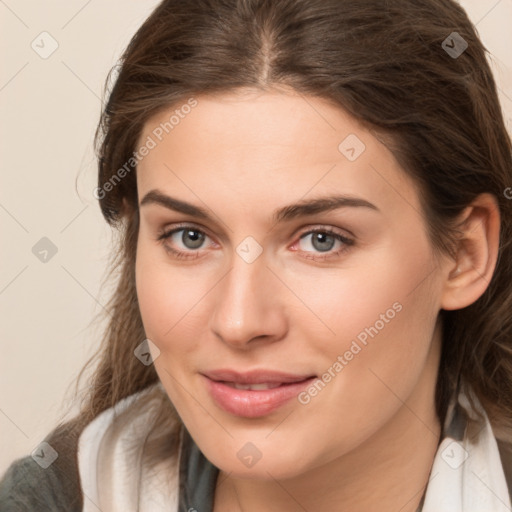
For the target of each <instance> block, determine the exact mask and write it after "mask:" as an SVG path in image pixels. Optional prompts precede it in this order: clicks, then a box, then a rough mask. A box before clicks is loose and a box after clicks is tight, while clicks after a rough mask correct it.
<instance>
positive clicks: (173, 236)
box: [157, 226, 210, 259]
mask: <svg viewBox="0 0 512 512" xmlns="http://www.w3.org/2000/svg"><path fill="white" fill-rule="evenodd" d="M207 239H210V237H209V236H208V235H207V234H206V233H205V232H204V231H202V230H201V229H198V228H196V227H195V226H180V227H178V228H174V229H170V230H163V231H161V232H160V233H159V235H158V237H157V241H159V242H160V243H162V244H163V246H164V248H165V250H166V251H167V252H169V253H171V254H172V255H173V256H174V257H176V258H183V259H185V258H197V257H199V252H200V251H199V249H201V247H202V245H203V244H204V242H205V240H207Z"/></svg>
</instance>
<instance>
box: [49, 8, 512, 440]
mask: <svg viewBox="0 0 512 512" xmlns="http://www.w3.org/2000/svg"><path fill="white" fill-rule="evenodd" d="M454 32H457V34H453V33H454ZM454 38H455V39H454ZM462 40H464V41H465V43H466V44H467V48H466V49H465V50H464V51H463V52H462V53H460V52H459V53H460V55H457V54H455V55H454V54H453V52H451V54H450V51H449V49H450V48H451V49H453V48H454V47H455V41H457V45H458V46H457V48H463V47H461V44H462V43H463V41H462ZM488 53H489V52H488V50H487V49H486V48H485V47H484V46H483V44H482V42H481V41H480V39H479V36H478V34H477V31H476V28H475V26H474V25H473V24H472V23H471V21H470V20H469V18H468V16H467V14H466V12H465V11H464V10H463V8H462V7H461V6H460V5H459V4H458V3H457V2H456V1H454V0H414V1H410V0H389V1H384V0H194V1H189V0H164V1H162V2H161V3H160V4H159V5H158V6H157V8H156V9H155V10H154V12H153V13H152V14H151V15H150V16H149V18H148V19H147V20H146V21H145V22H144V24H143V25H142V26H141V27H140V29H139V30H138V31H137V33H136V34H135V35H134V36H133V38H132V40H131V41H130V43H129V45H128V47H127V48H126V50H125V51H124V53H123V55H122V57H121V59H120V61H119V63H118V64H117V65H116V66H115V68H114V70H115V74H116V75H117V76H116V77H114V71H112V72H111V74H110V75H109V77H108V78H107V85H106V89H105V95H106V96H107V97H108V100H107V101H106V102H105V107H104V110H103V112H102V115H101V119H100V122H99V125H98V129H97V132H96V151H97V155H98V189H96V192H95V194H96V197H98V198H99V206H100V208H101V212H102V214H103V216H104V217H105V219H106V221H107V222H108V223H109V224H110V225H111V226H112V227H113V228H114V231H115V233H116V234H117V235H116V242H115V244H114V245H115V247H114V249H113V252H112V254H113V257H112V260H111V263H110V275H111V276H112V278H113V279H115V283H116V285H115V286H116V287H115V290H114V293H113V295H112V297H111V299H110V302H109V303H108V304H107V305H106V310H107V311H108V312H107V313H106V315H107V321H108V325H107V328H106V330H105V333H104V337H103V342H102V343H101V346H100V350H99V351H98V353H97V354H95V356H94V357H93V358H91V360H89V361H88V362H87V364H86V366H85V367H84V369H83V370H82V372H81V373H80V375H79V377H78V380H77V383H78V381H79V380H80V378H81V377H82V376H83V372H84V370H85V369H86V368H88V367H93V368H94V372H93V375H92V380H91V381H90V384H91V386H90V388H89V387H88V386H87V387H86V389H87V390H88V393H87V395H86V396H84V397H83V399H82V402H81V409H80V413H79V414H78V415H77V416H76V417H75V419H74V420H73V422H70V423H68V424H67V430H66V434H67V435H68V434H69V433H70V432H71V433H73V434H74V435H73V436H72V438H73V439H76V437H77V436H78V434H79V433H80V431H81V430H82V429H83V427H84V426H85V425H86V424H87V423H88V422H90V421H91V420H92V419H94V418H95V417H96V416H97V415H98V414H100V413H101V412H102V411H103V410H105V409H107V408H109V407H111V406H113V405H114V404H116V403H117V402H119V401H120V400H121V399H123V398H124V397H127V396H128V395H131V394H133V393H136V392H138V391H141V390H143V389H145V388H148V387H149V386H151V385H152V384H154V383H156V382H157V381H158V376H157V374H156V372H155V369H154V367H153V366H152V365H150V366H145V365H144V364H141V362H140V361H139V360H138V359H137V358H136V357H135V356H134V349H135V348H136V347H137V346H138V345H139V344H140V343H141V342H142V340H144V339H145V338H146V336H145V333H144V328H143V325H142V321H141V316H140V311H139V306H138V302H137V294H136V288H135V256H136V244H137V234H138V223H139V212H138V203H137V183H136V172H137V168H136V167H137V165H136V164H137V158H136V153H137V150H138V148H137V143H138V140H139V137H140V134H141V131H142V128H143V126H144V124H145V123H146V121H147V120H148V119H149V118H150V117H151V116H153V115H155V114H156V113H159V112H161V111H162V110H164V109H168V108H170V107H172V106H177V107H178V106H180V105H185V104H187V102H188V101H189V100H190V98H194V97H198V96H200V95H201V94H210V93H229V92H232V91H236V90H237V89H240V88H257V89H260V90H262V91H265V90H271V89H272V88H279V87H280V86H286V87H291V88H292V89H293V90H295V91H297V92H299V93H301V94H304V95H313V96H316V97H321V98H324V99H327V100H330V101H332V102H333V103H334V104H335V105H338V106H339V107H341V108H343V109H345V111H347V112H348V113H349V114H351V115H352V116H353V117H355V118H356V119H358V120H359V121H360V122H361V123H363V125H364V126H366V127H367V128H368V129H369V130H371V132H372V133H373V134H374V135H375V136H376V137H378V138H379V139H380V140H381V141H384V142H385V143H386V145H387V147H388V148H389V149H390V150H391V151H392V153H393V154H394V156H395V158H396V159H397V161H398V162H399V163H400V164H401V166H402V167H403V170H404V172H406V173H407V174H409V175H410V176H411V177H412V178H413V179H414V180H415V181H416V183H417V184H418V185H419V187H420V190H421V201H422V208H423V213H424V217H425V219H426V222H427V224H428V229H429V235H430V239H431V242H432V246H433V247H434V248H435V250H436V251H438V252H443V253H446V254H451V255H452V256H453V249H454V243H455V241H456V238H457V227H456V225H455V224H454V220H455V219H456V217H457V216H458V215H460V214H461V212H462V211H463V210H464V208H466V207H467V206H468V205H469V204H470V203H471V202H472V200H473V199H475V198H476V196H477V195H479V194H480V193H483V192H489V193H491V194H493V195H494V196H495V197H496V199H497V202H498V206H499V211H500V215H501V227H500V247H499V257H498V262H497V266H496V268H495V271H494V275H493V277H492V280H491V282H490V283H489V285H488V287H487V289H486V291H485V293H484V294H483V295H482V296H481V297H480V298H479V299H478V300H477V301H476V302H474V303H473V304H471V305H470V306H468V307H466V308H463V309H460V310H456V311H445V310H442V311H441V312H440V313H439V314H440V315H441V317H442V328H443V332H442V355H441V362H440V368H439V376H438V381H437V388H436V407H437V413H438V416H439V418H440V420H441V421H443V418H444V415H445V413H446V407H447V402H448V400H449V397H450V396H451V395H452V394H453V393H454V392H455V390H456V389H457V386H458V385H459V384H460V383H461V382H469V383H470V384H471V386H472V388H473V390H474V391H475V393H476V396H477V397H478V399H479V400H480V401H481V403H482V404H483V405H484V408H485V409H486V412H487V413H488V415H489V418H490V420H491V423H492V425H493V427H494V428H495V433H496V435H497V436H498V435H499V436H500V437H501V438H503V439H506V440H507V441H509V442H510V441H511V438H512V434H511V433H512V248H511V242H512V200H509V199H507V197H506V195H507V194H506V190H507V189H508V187H510V186H512V145H511V139H510V136H509V134H508V133H507V129H506V127H505V123H504V116H503V113H502V111H501V107H500V103H499V99H498V95H497V87H496V83H495V80H494V78H493V74H492V72H491V69H490V65H489V62H488V60H487V59H488ZM134 155H135V156H134ZM121 169H124V172H122V171H121ZM106 184H110V185H106ZM162 404H163V405H162V407H163V411H164V412H163V413H162V414H161V422H165V418H166V417H167V416H169V415H173V414H174V417H176V414H175V411H174V410H173V408H172V404H170V402H169V401H168V400H167V401H165V400H163V402H162ZM59 432H60V433H61V434H62V432H64V430H63V429H62V428H61V430H59ZM58 437H59V436H57V437H56V439H57V438H58ZM61 437H62V436H61ZM172 449H175V446H174V447H173V448H172Z"/></svg>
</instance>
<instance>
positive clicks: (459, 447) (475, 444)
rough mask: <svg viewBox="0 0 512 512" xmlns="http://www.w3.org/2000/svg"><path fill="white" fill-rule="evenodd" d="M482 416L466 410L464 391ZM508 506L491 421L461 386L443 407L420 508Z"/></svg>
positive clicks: (500, 509)
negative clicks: (440, 430) (441, 432)
mask: <svg viewBox="0 0 512 512" xmlns="http://www.w3.org/2000/svg"><path fill="white" fill-rule="evenodd" d="M469 395H471V397H472V399H473V402H474V404H475V407H476V408H477V409H478V410H479V411H480V413H481V414H482V416H483V420H484V421H483V422H480V421H478V416H477V415H475V413H474V412H473V411H472V409H471V406H470V402H469V400H468V396H469ZM511 510H512V506H511V503H510V495H509V491H508V487H507V482H506V479H505V474H504V471H503V465H502V462H501V458H500V453H499V450H498V445H497V442H496V438H495V437H494V434H493V431H492V427H491V424H490V422H489V419H488V417H487V414H486V413H485V411H484V409H483V407H482V405H481V404H480V402H479V400H478V398H477V397H476V395H475V394H474V393H473V392H472V391H471V389H470V388H469V387H465V388H463V389H461V391H460V392H459V394H458V402H456V401H455V400H452V402H451V403H450V406H449V408H448V412H447V417H446V422H445V434H444V437H443V440H442V441H441V443H440V445H439V448H438V450H437V452H436V456H435V458H434V463H433V465H432V470H431V472H430V479H429V483H428V486H427V492H426V494H425V500H424V503H423V508H422V509H421V511H422V512H510V511H511Z"/></svg>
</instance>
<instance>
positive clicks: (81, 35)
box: [0, 0, 512, 474]
mask: <svg viewBox="0 0 512 512" xmlns="http://www.w3.org/2000/svg"><path fill="white" fill-rule="evenodd" d="M157 3H158V2H156V1H154V0H145V1H141V0H138V1H128V0H122V1H121V0H107V1H106V0H103V1H101V2H100V1H99V0H89V1H87V0H79V1H78V0H67V1H66V2H57V1H50V0H47V1H45V2H39V1H35V0H32V1H25V2H22V1H21V0H0V16H1V18H0V19H1V21H0V44H1V48H2V49H3V51H2V66H1V74H0V119H1V123H0V130H1V132H0V155H1V161H2V175H1V176H2V182H1V188H0V225H1V229H2V251H1V264H0V314H1V322H0V326H1V331H0V340H1V341H0V343H1V347H0V349H1V350H0V439H2V443H1V446H0V474H1V473H3V472H4V471H5V469H6V468H7V466H8V465H9V464H10V463H11V462H12V461H13V460H14V459H15V458H18V457H21V456H23V455H27V454H29V453H31V452H32V450H34V448H35V447H36V446H37V445H38V444H39V443H40V442H41V441H42V439H43V438H44V437H45V435H46V434H47V433H48V432H49V431H50V430H51V429H52V428H53V427H54V425H55V422H56V420H57V418H58V417H60V415H61V414H63V413H64V412H65V411H66V410H67V408H68V407H72V409H71V411H73V410H74V409H73V403H72V402H71V400H70V399H71V390H72V388H71V385H72V384H73V381H74V378H75V377H76V375H77V373H78V371H79V370H80V368H81V367H82V366H83V364H84V363H85V361H86V360H87V358H88V357H89V356H90V355H91V354H92V353H93V352H94V350H95V349H96V347H97V345H98V340H99V333H100V332H101V330H100V328H98V327H93V326H91V325H90V323H91V320H92V318H93V316H94V315H95V314H96V313H97V312H98V311H99V310H100V309H101V308H102V306H101V304H105V302H106V297H105V293H100V281H101V279H102V277H104V273H105V272H104V271H105V264H106V261H107V254H108V250H109V247H110V241H111V235H110V229H109V228H108V226H107V225H106V223H105V222H104V220H103V218H102V217H101V214H100V211H99V208H98V206H97V202H96V200H95V199H94V197H93V195H92V191H93V189H94V188H95V186H96V183H95V178H96V176H95V172H96V167H95V161H94V154H93V151H92V140H93V134H94V130H95V128H96V123H97V120H98V116H99V113H100V107H101V97H102V91H103V83H104V80H105V78H106V76H107V73H108V70H109V69H110V67H111V66H112V65H113V64H114V63H115V62H116V59H117V58H118V57H119V55H120V52H121V51H122V49H123V48H124V47H125V45H126V44H127V43H128V41H129V39H130V37H131V36H132V35H133V33H134V32H135V31H136V29H137V28H138V26H139V25H140V24H141V22H142V21H143V20H144V19H145V17H146V16H147V15H148V14H149V13H150V12H151V10H152V9H153V8H154V6H156V4H157ZM461 3H462V5H463V6H464V7H465V8H466V9H467V10H468V13H469V15H470V17H471V19H472V20H473V21H474V23H476V24H477V29H478V31H479V33H480V36H481V37H482V39H483V41H484V44H485V45H486V46H487V48H488V50H489V51H490V52H491V53H492V55H493V58H492V64H493V69H494V70H495V74H496V78H497V82H498V85H499V87H500V97H501V101H502V105H503V108H504V111H505V115H506V119H507V125H508V127H509V130H511V131H512V51H511V50H512V32H511V30H510V27H511V24H512V0H464V1H462V2H461ZM455 29H456V28H455V27H454V30H455ZM44 31H46V32H48V33H49V34H51V37H52V38H53V39H54V40H55V41H56V44H58V48H57V50H56V51H55V52H54V53H53V54H52V55H51V56H49V57H48V58H47V59H43V58H41V57H40V56H39V55H38V53H36V51H34V49H33V48H32V47H31V44H32V42H33V41H34V40H35V43H34V45H37V44H39V48H38V51H40V52H42V51H45V50H48V49H50V48H51V44H52V40H51V39H50V38H49V36H41V37H44V38H46V39H45V40H44V41H45V43H44V48H42V47H41V46H42V43H41V42H40V41H41V37H39V38H38V36H39V34H41V33H42V32H44ZM447 35H448V34H447ZM53 44H55V43H53ZM36 48H37V46H36ZM511 186H512V184H511ZM42 237H47V238H49V239H50V240H51V241H52V243H53V244H54V245H55V246H56V248H57V253H56V254H55V255H54V256H53V257H51V258H50V257H49V256H48V261H47V262H46V263H43V262H41V261H40V260H39V259H38V258H36V256H35V255H34V254H33V252H32V247H33V246H34V245H35V244H36V243H37V242H38V241H39V240H40V239H41V238H42ZM100 327H101V326H100Z"/></svg>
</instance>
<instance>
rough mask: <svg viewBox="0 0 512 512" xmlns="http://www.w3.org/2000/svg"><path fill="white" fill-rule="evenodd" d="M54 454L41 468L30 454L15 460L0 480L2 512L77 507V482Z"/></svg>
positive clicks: (69, 509) (67, 509)
mask: <svg viewBox="0 0 512 512" xmlns="http://www.w3.org/2000/svg"><path fill="white" fill-rule="evenodd" d="M67 469H68V468H67V467H66V464H65V463H64V460H63V459H62V458H61V460H60V462H59V458H57V459H56V460H55V461H54V462H53V463H52V464H51V465H50V466H48V467H47V468H46V469H44V468H43V467H42V466H40V465H39V464H38V463H37V462H36V461H35V460H34V459H33V458H32V456H30V455H28V456H26V457H23V458H21V459H18V460H15V461H14V462H13V463H12V464H11V465H10V466H9V468H8V469H7V471H6V472H5V474H4V475H3V477H2V479H1V480H0V508H1V510H2V512H28V511H36V510H37V511H38V512H39V511H40V512H46V511H54V510H66V511H70V512H74V511H80V510H81V508H82V500H81V496H80V491H79V484H78V482H77V480H76V479H74V478H73V475H72V474H69V473H68V472H67V471H66V470H67Z"/></svg>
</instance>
